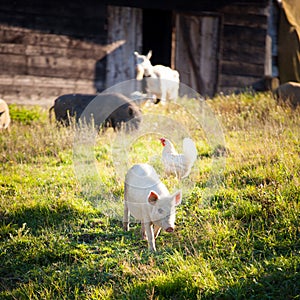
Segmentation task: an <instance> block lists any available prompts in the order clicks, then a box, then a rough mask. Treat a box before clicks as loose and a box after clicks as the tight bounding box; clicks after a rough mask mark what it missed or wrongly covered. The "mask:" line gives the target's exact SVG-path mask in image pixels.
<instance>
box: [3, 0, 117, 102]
mask: <svg viewBox="0 0 300 300" xmlns="http://www.w3.org/2000/svg"><path fill="white" fill-rule="evenodd" d="M105 24H106V7H105V6H104V4H101V1H93V0H87V1H85V3H84V4H82V3H80V2H79V1H68V2H64V3H63V4H61V2H59V1H57V0H54V1H30V0H24V1H22V2H20V1H8V0H4V1H1V3H0V66H1V67H0V97H2V98H4V99H6V100H7V101H8V102H14V103H27V102H31V103H32V101H34V102H36V103H38V104H46V105H48V104H49V103H52V102H53V99H54V98H55V97H57V96H59V95H61V94H63V93H74V92H82V93H93V92H95V86H97V87H98V89H101V88H102V87H103V86H104V82H103V78H104V76H103V72H105V68H106V66H105V56H106V55H107V54H108V53H110V52H112V51H113V50H114V49H116V48H118V47H119V46H120V42H118V41H115V42H114V43H111V44H110V45H107V44H106V40H107V39H106V38H107V37H106V35H107V33H106V30H105Z"/></svg>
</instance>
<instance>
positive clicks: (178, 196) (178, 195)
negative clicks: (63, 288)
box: [173, 190, 182, 206]
mask: <svg viewBox="0 0 300 300" xmlns="http://www.w3.org/2000/svg"><path fill="white" fill-rule="evenodd" d="M173 197H174V199H175V206H177V205H179V204H180V203H181V199H182V191H181V190H179V191H177V192H176V193H175V194H173Z"/></svg>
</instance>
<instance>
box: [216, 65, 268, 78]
mask: <svg viewBox="0 0 300 300" xmlns="http://www.w3.org/2000/svg"><path fill="white" fill-rule="evenodd" d="M221 72H222V75H224V74H226V75H239V76H257V77H263V76H264V72H265V66H264V64H262V65H257V64H252V63H245V62H240V61H222V63H221Z"/></svg>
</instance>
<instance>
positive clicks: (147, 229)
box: [142, 223, 156, 252]
mask: <svg viewBox="0 0 300 300" xmlns="http://www.w3.org/2000/svg"><path fill="white" fill-rule="evenodd" d="M142 226H143V227H144V229H145V233H146V237H147V240H148V246H149V250H150V251H153V252H155V251H156V247H155V238H154V232H153V226H151V223H143V224H142Z"/></svg>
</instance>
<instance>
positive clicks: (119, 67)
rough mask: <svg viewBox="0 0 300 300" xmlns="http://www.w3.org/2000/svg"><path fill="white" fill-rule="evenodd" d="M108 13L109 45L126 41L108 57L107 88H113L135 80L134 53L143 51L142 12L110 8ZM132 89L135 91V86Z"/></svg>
mask: <svg viewBox="0 0 300 300" xmlns="http://www.w3.org/2000/svg"><path fill="white" fill-rule="evenodd" d="M108 12H109V13H108V16H109V18H108V25H107V26H108V37H107V40H108V43H111V42H113V41H116V40H117V41H118V40H119V41H120V40H124V44H123V45H122V46H121V47H119V48H118V49H117V50H116V51H114V52H112V53H111V54H110V55H108V56H107V67H106V87H111V86H113V85H115V84H117V83H120V82H122V81H125V80H130V79H135V60H134V55H133V51H135V50H136V51H141V49H142V10H141V9H137V8H129V7H112V6H109V7H108ZM145 38H146V37H145ZM134 84H135V83H133V85H134ZM131 88H132V90H134V88H135V86H132V87H131Z"/></svg>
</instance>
